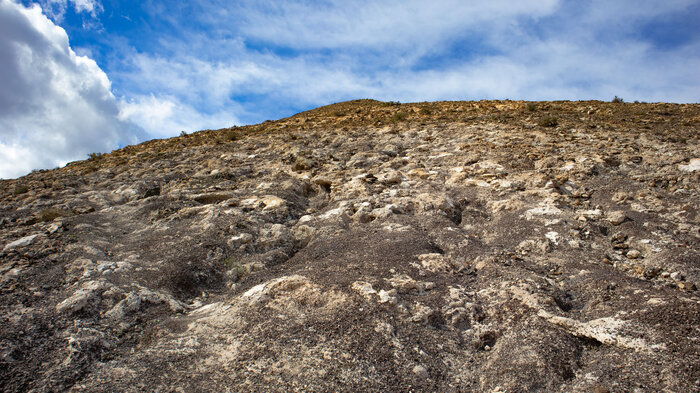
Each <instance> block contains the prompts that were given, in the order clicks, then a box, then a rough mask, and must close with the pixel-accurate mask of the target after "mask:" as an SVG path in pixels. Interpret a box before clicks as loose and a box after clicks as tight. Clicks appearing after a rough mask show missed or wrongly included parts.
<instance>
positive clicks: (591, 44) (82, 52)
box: [0, 0, 700, 178]
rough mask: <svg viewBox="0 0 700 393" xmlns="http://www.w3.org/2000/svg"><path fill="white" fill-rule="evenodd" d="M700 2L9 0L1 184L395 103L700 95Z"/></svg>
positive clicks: (1, 16)
mask: <svg viewBox="0 0 700 393" xmlns="http://www.w3.org/2000/svg"><path fill="white" fill-rule="evenodd" d="M699 20H700V0H665V1H657V0H654V1H652V0H520V1H511V0H509V1H505V0H471V1H470V0H433V1H430V2H427V1H419V0H381V1H359V0H288V1H282V0H278V1H270V0H239V1H235V0H229V1H226V0H199V1H196V0H192V1H186V2H182V1H170V0H143V1H117V0H38V1H27V0H22V1H18V0H0V178H14V177H18V176H22V175H24V174H27V173H28V172H30V171H32V170H35V169H44V168H49V169H50V168H55V167H59V166H62V165H65V164H66V163H67V162H70V161H74V160H79V159H84V158H86V157H87V154H89V153H92V152H109V151H112V150H114V149H117V148H120V147H123V146H126V145H129V144H134V143H138V142H142V141H145V140H149V139H153V138H167V137H172V136H176V135H179V134H180V133H181V132H182V131H186V132H192V131H197V130H202V129H217V128H223V127H231V126H233V125H244V124H254V123H259V122H262V121H265V120H272V119H278V118H282V117H286V116H290V115H292V114H294V113H297V112H300V111H303V110H307V109H311V108H314V107H317V106H321V105H327V104H331V103H334V102H339V101H345V100H350V99H358V98H374V99H378V100H384V101H401V102H416V101H436V100H481V99H513V100H588V99H597V100H603V101H609V100H611V99H612V98H613V97H614V96H619V97H622V98H624V99H625V100H626V101H634V100H639V101H645V102H658V101H665V102H679V103H688V102H692V103H697V102H700V71H698V70H700V23H698V21H699Z"/></svg>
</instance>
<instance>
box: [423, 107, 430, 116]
mask: <svg viewBox="0 0 700 393" xmlns="http://www.w3.org/2000/svg"><path fill="white" fill-rule="evenodd" d="M420 114H421V115H425V116H428V115H432V114H433V112H431V111H430V109H428V108H421V109H420Z"/></svg>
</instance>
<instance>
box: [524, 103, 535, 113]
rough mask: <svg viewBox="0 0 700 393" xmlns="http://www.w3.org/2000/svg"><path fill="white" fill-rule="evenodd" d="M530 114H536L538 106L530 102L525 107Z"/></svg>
mask: <svg viewBox="0 0 700 393" xmlns="http://www.w3.org/2000/svg"><path fill="white" fill-rule="evenodd" d="M525 108H526V109H527V111H528V112H536V111H537V104H536V103H534V102H528V103H527V106H526V107H525Z"/></svg>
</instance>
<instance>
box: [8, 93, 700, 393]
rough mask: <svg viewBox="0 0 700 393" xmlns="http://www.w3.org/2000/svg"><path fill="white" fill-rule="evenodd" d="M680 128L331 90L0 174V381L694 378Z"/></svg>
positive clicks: (647, 117)
mask: <svg viewBox="0 0 700 393" xmlns="http://www.w3.org/2000/svg"><path fill="white" fill-rule="evenodd" d="M543 119H545V120H548V121H543ZM552 123H555V124H552ZM699 126H700V107H698V106H697V105H668V104H609V103H599V102H588V103H522V102H510V101H506V102H479V103H429V104H428V103H426V104H400V105H399V104H395V103H389V104H387V103H379V102H376V101H357V102H349V103H342V104H336V105H333V106H330V107H324V108H319V109H317V110H314V111H310V112H306V113H302V114H299V115H296V116H294V117H291V118H287V119H282V120H280V121H277V122H267V123H263V124H262V125H258V126H252V127H247V128H240V129H225V130H217V131H204V132H201V133H196V134H193V135H187V136H182V137H180V138H173V139H170V140H163V141H152V142H148V143H146V144H143V145H139V146H134V147H128V148H126V149H123V150H121V151H117V152H113V153H111V154H108V155H104V156H100V157H96V158H93V159H92V160H88V161H85V162H80V163H75V164H71V165H69V166H67V167H66V168H63V169H59V170H54V171H42V172H37V173H33V174H30V175H29V176H27V177H24V178H21V179H17V180H13V181H3V182H2V190H3V191H2V205H1V208H0V216H1V217H2V218H0V247H2V252H1V253H0V258H1V260H0V261H1V265H0V275H1V277H2V278H1V281H0V282H1V284H0V298H1V299H2V300H1V301H0V310H1V314H0V319H1V321H0V322H1V323H2V325H3V327H4V328H3V329H2V332H0V356H1V358H0V390H2V391H8V392H15V391H16V392H20V391H34V392H48V391H75V392H78V391H90V392H95V391H105V392H107V391H133V392H137V391H138V392H140V391H217V392H219V391H231V392H239V391H285V392H287V391H402V392H403V391H441V392H462V391H464V392H470V391H483V392H521V391H547V392H556V391H559V392H591V391H594V392H616V391H640V392H646V391H649V392H652V391H653V392H659V391H666V392H689V391H700V367H699V366H698V365H700V345H698V340H700V329H699V328H698V326H700V324H699V323H700V296H698V292H697V286H698V285H700V247H699V246H700V216H699V215H698V211H697V209H698V206H699V205H700V204H699V202H700V197H699V195H700V193H699V191H700V190H699V187H698V184H699V182H698V180H700V148H699V147H698V146H700V143H698V137H699V136H700V135H699V134H698V127H699Z"/></svg>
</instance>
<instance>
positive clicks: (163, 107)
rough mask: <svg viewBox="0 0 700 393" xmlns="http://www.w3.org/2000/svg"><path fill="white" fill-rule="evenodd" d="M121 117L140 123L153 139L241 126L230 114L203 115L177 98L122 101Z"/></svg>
mask: <svg viewBox="0 0 700 393" xmlns="http://www.w3.org/2000/svg"><path fill="white" fill-rule="evenodd" d="M120 107H121V111H120V115H119V118H120V119H122V120H124V121H130V122H133V123H135V124H139V125H140V126H141V127H143V129H144V130H145V131H146V132H147V133H148V135H149V136H150V137H153V138H168V137H172V136H175V135H177V134H178V133H179V132H181V131H186V132H192V131H198V130H202V129H219V128H224V127H230V126H232V125H234V124H236V123H239V121H238V119H236V118H235V117H234V116H233V115H232V114H231V113H230V112H228V111H220V112H216V113H203V112H200V111H197V110H196V109H194V108H193V107H192V106H190V105H187V104H184V103H182V102H181V101H180V100H179V99H177V98H176V97H173V96H167V95H166V96H159V97H155V96H154V95H144V96H135V97H133V98H131V99H130V100H128V101H127V100H124V101H121V102H120Z"/></svg>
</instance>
